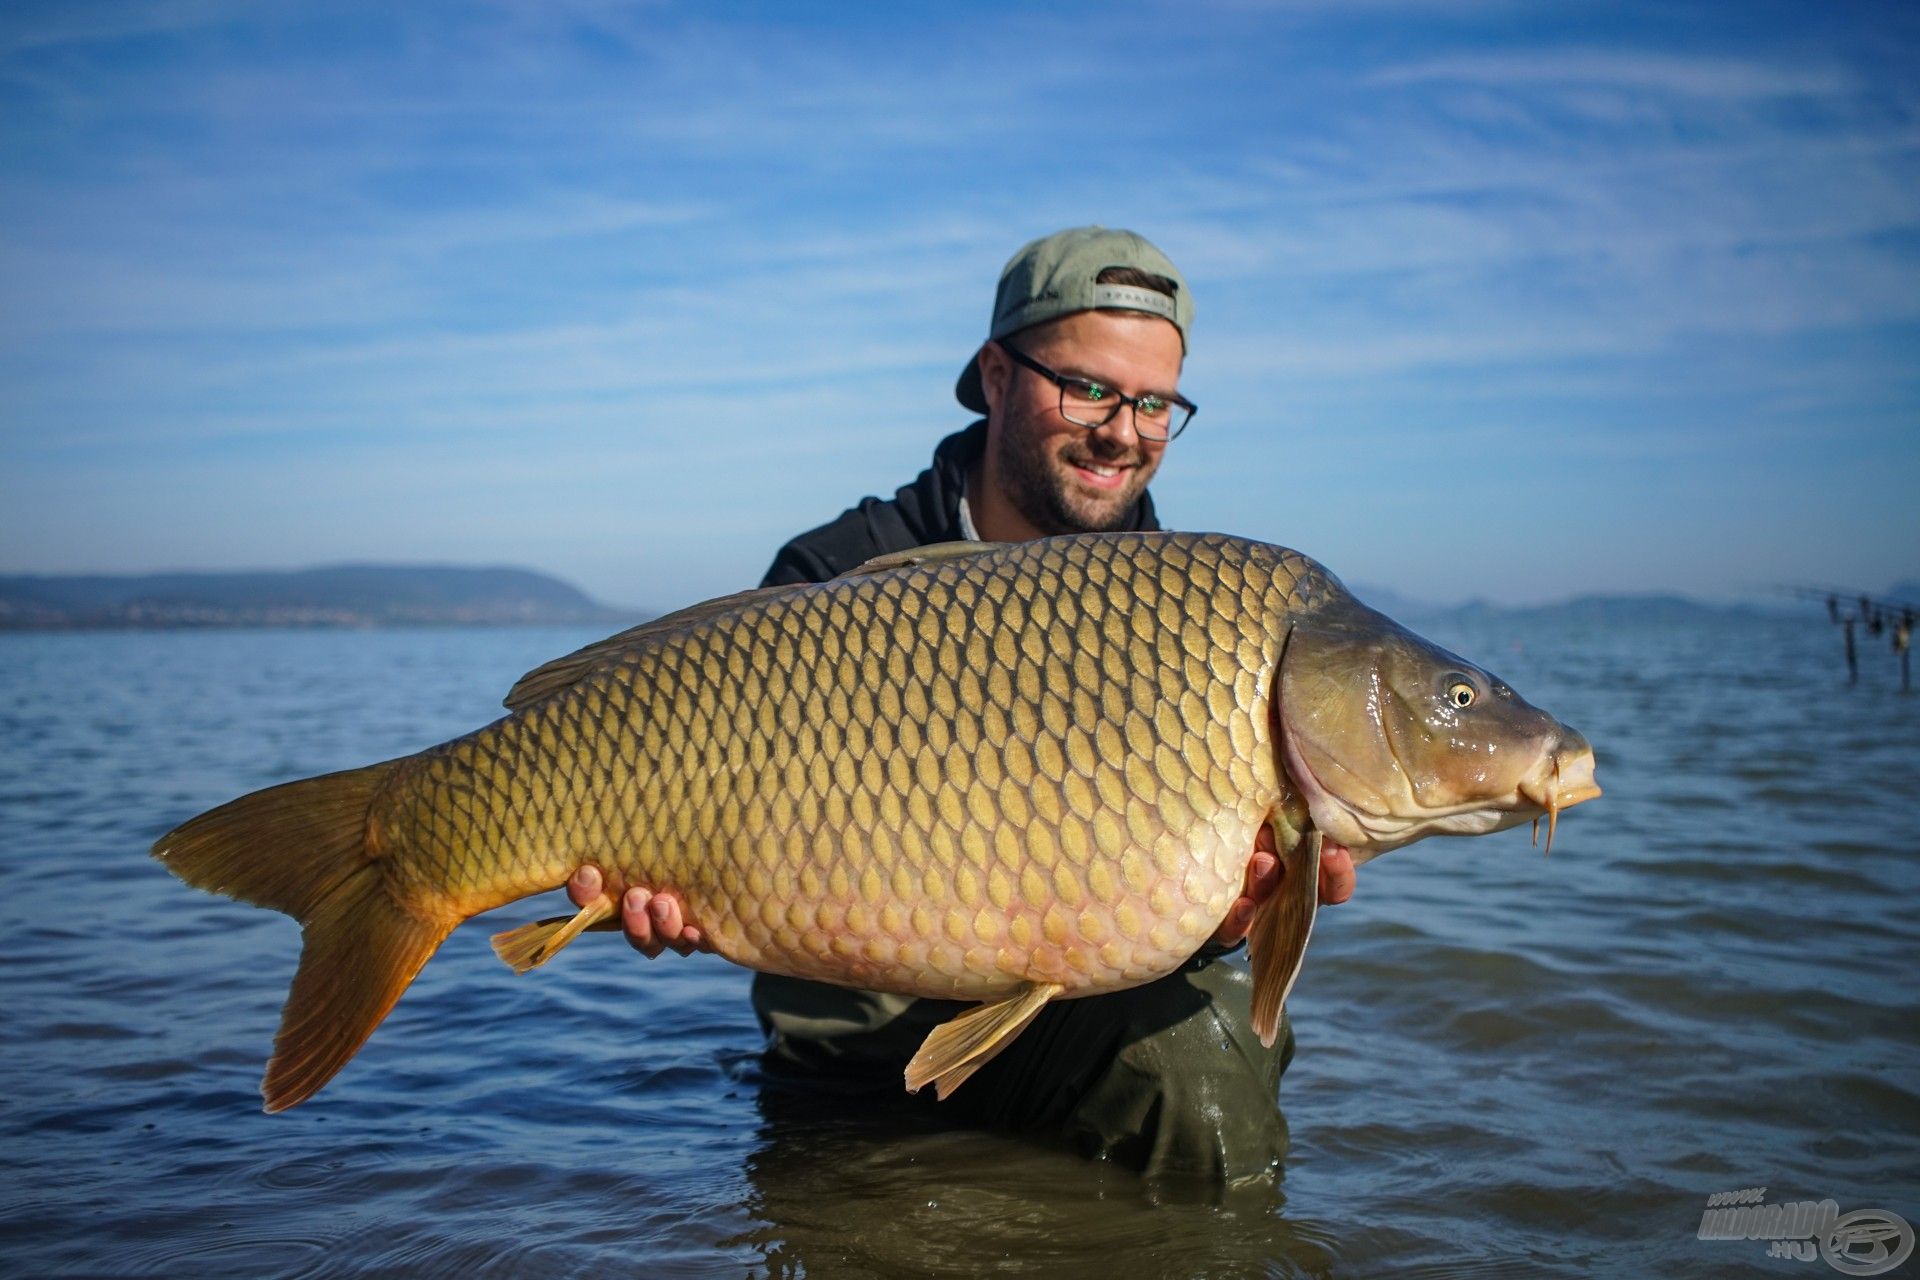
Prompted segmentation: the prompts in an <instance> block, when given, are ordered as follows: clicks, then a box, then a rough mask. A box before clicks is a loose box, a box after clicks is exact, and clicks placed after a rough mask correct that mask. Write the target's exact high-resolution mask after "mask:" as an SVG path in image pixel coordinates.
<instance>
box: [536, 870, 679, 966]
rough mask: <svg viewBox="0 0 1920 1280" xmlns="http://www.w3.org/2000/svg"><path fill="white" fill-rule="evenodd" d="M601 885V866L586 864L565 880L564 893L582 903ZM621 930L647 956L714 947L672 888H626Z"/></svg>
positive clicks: (621, 904)
mask: <svg viewBox="0 0 1920 1280" xmlns="http://www.w3.org/2000/svg"><path fill="white" fill-rule="evenodd" d="M601 887H602V881H601V879H600V868H598V867H595V866H585V867H582V868H580V869H579V870H578V871H576V872H574V873H573V879H571V880H569V881H567V896H568V897H569V898H571V899H573V905H574V906H576V907H584V906H586V905H587V904H588V903H589V902H592V901H593V900H594V899H595V898H597V897H599V896H600V890H601ZM620 930H621V932H623V933H625V934H626V935H627V944H628V945H629V946H631V947H632V948H633V949H634V950H635V951H638V952H639V953H640V954H641V955H644V956H645V957H647V959H649V960H651V959H653V958H654V957H655V956H657V955H659V954H660V953H661V952H662V951H677V952H679V953H680V954H681V955H683V956H685V955H692V954H693V953H694V952H695V951H712V950H713V944H712V943H710V942H708V941H707V939H706V935H705V934H703V933H701V932H700V930H699V927H698V926H696V925H692V924H689V923H687V921H686V918H685V914H684V912H683V911H682V909H681V906H680V897H679V895H678V894H675V893H671V892H669V893H654V892H653V891H652V890H651V889H642V888H639V887H635V888H632V889H629V890H627V892H626V895H625V896H624V897H622V898H621V899H620Z"/></svg>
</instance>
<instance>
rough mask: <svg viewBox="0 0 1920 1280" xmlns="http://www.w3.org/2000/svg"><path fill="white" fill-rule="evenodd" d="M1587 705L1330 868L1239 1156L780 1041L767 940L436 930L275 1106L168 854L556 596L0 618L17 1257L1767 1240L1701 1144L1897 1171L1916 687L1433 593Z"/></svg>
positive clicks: (1880, 1174) (1278, 1267) (435, 704)
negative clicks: (419, 605) (165, 863)
mask: <svg viewBox="0 0 1920 1280" xmlns="http://www.w3.org/2000/svg"><path fill="white" fill-rule="evenodd" d="M1429 633H1430V634H1431V635H1432V636H1433V637H1434V638H1435V639H1437V640H1440V641H1441V642H1442V643H1445V644H1447V645H1449V646H1450V647H1453V648H1456V649H1459V650H1460V651H1461V652H1463V653H1466V654H1468V655H1469V656H1473V657H1477V658H1480V659H1483V660H1485V661H1487V662H1488V664H1489V665H1491V666H1493V667H1494V668H1495V669H1496V670H1498V671H1499V672H1501V674H1503V675H1505V676H1507V677H1508V678H1509V679H1510V680H1512V682H1513V683H1514V684H1515V685H1516V686H1517V687H1518V688H1519V689H1520V690H1521V691H1522V692H1523V693H1525V694H1526V695H1528V696H1529V697H1530V698H1532V699H1533V700H1535V701H1537V702H1539V703H1540V704H1541V705H1543V706H1546V707H1548V708H1549V709H1551V710H1552V711H1554V712H1555V713H1556V714H1559V715H1560V716H1562V717H1563V718H1564V719H1566V720H1567V721H1568V722H1569V723H1572V724H1574V725H1576V726H1577V727H1579V728H1580V729H1582V730H1583V731H1584V732H1586V733H1587V735H1588V736H1589V737H1590V738H1592V740H1593V741H1594V743H1595V744H1596V746H1597V748H1598V750H1599V754H1600V759H1601V781H1602V784H1603V785H1604V786H1606V788H1607V797H1606V798H1605V799H1604V800H1602V801H1600V802H1599V803H1597V804H1594V805H1590V806H1585V807H1582V808H1581V809H1579V810H1578V811H1576V812H1574V813H1572V814H1570V815H1568V817H1567V819H1566V821H1565V822H1564V823H1563V825H1562V829H1561V843H1560V844H1558V845H1557V846H1556V848H1555V851H1554V854H1553V857H1552V858H1551V859H1550V860H1545V859H1542V858H1541V857H1540V856H1539V854H1538V853H1537V852H1536V851H1534V850H1531V849H1529V848H1528V845H1527V840H1526V835H1525V833H1524V831H1521V832H1508V833H1504V834H1502V835H1499V836H1494V837H1488V838H1484V839H1478V840H1474V841H1463V842H1449V841H1437V840H1436V841H1428V842H1426V843H1424V844H1421V845H1419V846H1416V847H1415V848H1413V849H1410V850H1407V851H1405V852H1402V853H1396V854H1394V855H1392V856H1391V857H1388V858H1384V859H1381V860H1379V861H1377V862H1374V863H1371V864H1369V865H1368V866H1367V867H1365V868H1363V869H1362V874H1361V883H1360V891H1359V894H1358V895H1357V897H1356V898H1355V900H1354V901H1353V902H1352V903H1350V904H1348V905H1346V906H1343V907H1340V908H1338V909H1336V910H1333V911H1329V912H1327V913H1326V914H1325V915H1324V916H1323V917H1322V920H1321V925H1320V928H1319V930H1318V932H1317V933H1316V935H1315V940H1314V945H1313V949H1312V950H1311V951H1310V952H1309V955H1308V961H1307V968H1306V971H1305V974H1304V976H1303V978H1302V980H1301V984H1300V987H1299V989H1298V991H1297V992H1296V994H1295V998H1294V1002H1293V1005H1292V1010H1293V1013H1294V1017H1295V1025H1296V1033H1297V1035H1298V1039H1299V1055H1298V1057H1297V1059H1296V1060H1295V1062H1294V1065H1293V1068H1292V1069H1291V1071H1290V1072H1289V1073H1288V1076H1287V1079H1286V1082H1285V1085H1284V1086H1283V1090H1282V1099H1283V1102H1284V1104H1285V1107H1286V1110H1287V1114H1288V1118H1289V1121H1290V1123H1291V1126H1292V1130H1293V1152H1292V1156H1291V1158H1290V1160H1289V1163H1288V1167H1287V1168H1286V1170H1285V1171H1284V1173H1283V1175H1282V1176H1281V1177H1280V1178H1279V1179H1278V1180H1277V1181H1272V1182H1261V1183H1258V1184H1256V1185H1252V1186H1246V1187H1240V1188H1235V1189H1232V1190H1231V1191H1229V1192H1228V1193H1226V1194H1225V1195H1224V1196H1220V1197H1212V1196H1205V1195H1196V1194H1194V1193H1193V1192H1191V1191H1190V1190H1187V1189H1183V1188H1180V1187H1177V1186H1176V1187H1167V1186H1147V1185H1143V1184H1142V1183H1141V1182H1140V1180H1139V1179H1137V1178H1135V1177H1133V1176H1131V1175H1129V1174H1127V1173H1125V1172H1124V1171H1122V1170H1119V1169H1115V1168H1112V1167H1109V1166H1105V1165H1101V1164H1096V1163H1089V1162H1087V1161H1083V1160H1081V1159H1079V1158H1077V1157H1075V1156H1073V1155H1071V1154H1069V1153H1066V1152H1060V1151H1055V1150H1050V1149H1048V1148H1046V1147H1044V1146H1038V1145H1033V1144H1029V1143H1024V1142H1020V1141H1015V1140H1012V1139H1009V1138H1005V1137H1000V1136H996V1135H992V1134H983V1133H971V1132H965V1131H955V1130H952V1129H950V1128H948V1127H946V1126H944V1125H942V1124H941V1123H940V1120H939V1113H938V1111H937V1110H936V1109H934V1108H930V1107H926V1106H922V1105H920V1104H918V1103H916V1102H913V1101H910V1100H908V1099H905V1098H904V1097H900V1096H895V1095H891V1094H887V1093H881V1094H877V1095H876V1094H873V1093H871V1092H868V1091H863V1090H853V1089H849V1090H845V1091H838V1092H836V1091H825V1092H823V1091H821V1090H820V1089H818V1088H800V1087H796V1086H794V1085H793V1084H792V1083H790V1082H785V1081H782V1080H779V1079H777V1078H769V1077H767V1076H765V1075H764V1074H763V1072H762V1068H761V1066H760V1063H759V1058H758V1054H757V1053H756V1046H757V1043H758V1035H757V1032H756V1029H755V1027H754V1024H753V1019H752V1016H751V1013H750V1012H749V1010H748V1008H747V1003H746V980H747V975H746V974H745V973H744V972H743V971H741V970H737V969H734V968H732V967H730V966H728V965H726V964H724V963H722V962H720V961H717V960H714V959H713V958H711V957H696V958H694V959H691V960H677V959H671V958H670V959H666V960H662V961H658V962H655V963H653V964H651V965H649V964H647V963H645V962H643V961H641V960H639V959H637V958H635V957H634V956H633V955H632V954H631V953H630V952H628V951H627V950H626V949H625V948H623V947H621V946H620V945H619V944H618V943H617V942H615V941H614V940H612V939H607V938H594V939H590V940H588V941H586V942H583V943H582V944H581V945H580V946H577V947H575V948H573V949H572V950H570V951H569V952H568V953H567V954H566V955H565V956H564V957H562V958H561V960H559V961H558V962H556V963H555V964H553V965H551V966H548V967H547V968H545V969H542V970H540V971H539V972H538V973H536V974H533V975H530V976H528V977H526V978H521V979H516V978H514V977H513V976H512V975H511V974H510V973H508V972H507V971H506V970H505V969H504V968H503V967H502V966H500V965H499V964H498V963H497V962H496V961H495V960H494V959H493V958H492V956H491V954H490V952H489V951H488V949H487V945H486V936H487V933H488V932H489V931H490V929H491V928H498V927H501V926H502V924H504V923H509V922H518V921H521V920H524V919H530V918H532V917H533V916H534V915H536V914H539V913H541V912H542V911H543V910H544V909H547V908H549V907H551V906H552V905H553V904H551V903H541V904H521V905H519V906H517V907H515V908H510V909H508V910H506V911H503V912H501V913H499V918H498V919H495V920H489V921H483V922H478V923H476V924H474V925H471V926H469V927H467V928H464V929H462V930H460V931H459V932H458V933H456V934H455V935H454V937H453V938H452V939H451V940H450V941H449V943H448V944H447V946H446V947H445V948H444V949H443V950H442V952H441V954H440V955H439V957H438V958H437V959H436V960H435V961H434V963H433V964H431V965H429V966H428V968H427V970H426V971H425V973H424V974H423V975H422V977H421V979H420V981H419V982H418V983H417V984H416V986H415V987H414V989H413V990H412V991H411V992H410V993H409V994H408V996H407V997H406V999H404V1000H403V1001H402V1002H401V1004H400V1006H399V1008H398V1009H397V1010H396V1011H395V1013H394V1015H393V1016H392V1017H391V1018H390V1019H389V1020H388V1022H387V1024H386V1025H385V1026H384V1027H383V1028H382V1029H381V1031H380V1032H379V1034H378V1035H376V1036H375V1037H374V1039H373V1041H372V1042H371V1043H370V1045H369V1046H368V1047H367V1049H366V1050H365V1051H364V1052H363V1053H362V1054H361V1055H360V1057H359V1058H357V1059H356V1060H355V1061H354V1062H353V1063H352V1064H350V1065H349V1066H348V1068H347V1070H346V1071H345V1072H344V1073H343V1074H342V1075H341V1077H340V1078H339V1079H338V1080H337V1081H335V1082H334V1084H333V1085H332V1086H331V1087H330V1088H329V1089H328V1090H327V1091H326V1092H325V1093H323V1094H322V1095H321V1096H320V1097H319V1098H317V1099H316V1100H315V1101H314V1102H312V1103H310V1104H308V1105H307V1106H305V1107H302V1108H299V1109H297V1110H295V1111H293V1112H290V1113H287V1114H286V1115H282V1116H277V1117H268V1116H264V1115H262V1114H261V1113H260V1112H259V1109H258V1107H259V1098H258V1093H257V1085H258V1080H259V1074H260V1070H261V1067H262V1065H263V1062H264V1059H265V1056H266V1053H267V1050H268V1047H269V1045H270V1043H271V1038H272V1032H273V1028H274V1026H275V1023H276V1021H277V1016H278V1010H279V1005H280V1001H281V999H282V998H283V996H284V994H285V989H286V984H287V982H288V980H289V979H290V977H291V975H292V971H293V965H294V960H295V956H296V952H297V945H298V931H297V929H296V928H295V926H294V925H293V924H292V923H291V922H290V921H287V920H286V919H284V918H282V917H280V916H278V915H275V914H273V913H270V912H263V911H251V910H248V909H246V908H244V907H241V906H237V905H235V904H232V903H229V902H226V901H224V900H221V899H216V898H212V897H209V896H207V895H203V894H197V893H194V892H192V891H191V890H188V889H186V888H185V887H184V886H181V885H179V884H178V883H176V882H174V881H173V880H172V879H171V878H170V877H168V876H167V875H166V873H165V872H164V871H163V870H161V869H160V868H159V867H158V866H157V865H156V864H154V863H152V862H151V861H150V860H149V859H148V858H147V857H146V853H145V850H146V847H147V845H148V844H149V843H150V842H151V841H152V840H153V839H154V838H155V837H156V836H158V835H159V834H160V833H161V832H162V831H164V830H165V829H166V828H168V827H169V826H171V825H172V824H174V823H175V822H177V821H179V820H180V819H182V818H184V817H186V816H189V815H191V814H193V813H195V812H198V811H199V810H201V809H203V808H206V807H207V806H209V805H211V804H213V803H216V802H218V801H221V800H224V799H227V798H229V797H231V796H232V795H235V794H238V793H239V792H242V791H245V790H249V789H251V788H254V787H258V786H263V785H266V784H268V783H272V782H277V781H281V780H284V779H286V778H291V777H297V776H303V775H306V774H310V773H317V772H321V771H324V770H328V769H334V768H342V767H347V766H351V765H356V764H362V763H366V762H368V761H371V760H374V759H380V758H386V757H389V756H393V755H397V754H401V753H404V752H408V751H413V750H416V749H418V748H420V747H423V746H426V745H428V744H430V743H432V742H435V741H438V740H440V739H442V738H445V737H447V736H450V735H452V734H454V733H457V732H461V731H463V730H465V729H468V728H471V727H473V726H474V725H476V724H478V723H480V722H481V721H483V720H485V719H487V718H489V717H490V716H492V715H493V714H494V710H495V708H496V705H497V703H496V699H497V695H498V694H499V693H500V692H502V691H504V690H505V688H506V687H507V685H508V684H509V683H510V681H511V680H512V679H513V677H515V676H517V675H518V674H519V673H520V672H521V671H522V670H524V669H525V668H527V667H530V666H532V665H534V664H535V663H536V662H538V661H539V660H541V659H543V658H545V657H549V656H551V655H553V654H555V653H559V652H562V651H564V650H566V649H568V648H571V647H573V646H575V645H576V644H578V643H580V642H581V641H582V640H584V639H586V638H587V637H585V636H582V635H580V634H578V633H570V632H538V631H419V632H387V633H370V634H369V633H350V634H340V633H301V632H255V633H206V634H130V635H52V636H0V966H4V973H5V979H4V981H5V995H6V1010H7V1012H6V1017H5V1018H4V1019H0V1050H4V1052H0V1143H4V1149H5V1151H6V1152H7V1162H6V1165H5V1166H3V1167H5V1168H6V1170H7V1172H6V1173H5V1175H4V1178H3V1179H0V1263H3V1264H5V1265H6V1269H7V1271H9V1272H10V1273H20V1274H37V1273H45V1272H60V1271H70V1272H81V1273H89V1274H100V1273H108V1274H115V1275H180V1274H195V1275H263V1274H276V1275H303V1274H315V1275H317V1274H326V1275H342V1274H347V1275H351V1274H367V1275H391V1274H397V1273H404V1274H453V1273H470V1272H471V1273H478V1274H494V1275H512V1276H543V1275H579V1274H602V1273H607V1272H623V1271H624V1272H643V1273H647V1274H661V1275H709V1274H712V1275H739V1274H742V1273H756V1272H759V1273H771V1274H778V1275H803V1274H806V1275H832V1276H860V1275H874V1276H889V1275H898V1274H902V1273H917V1274H939V1275H956V1276H957V1275H963V1274H964V1275H969V1276H971V1275H977V1274H980V1273H983V1272H990V1273H994V1274H1000V1273H1007V1274H1029V1275H1075V1274H1106V1275H1112V1274H1117V1273H1124V1274H1127V1275H1129V1276H1131V1275H1136V1274H1137V1275H1166V1276H1186V1275H1209V1276H1220V1275H1229V1276H1231V1275H1340V1276H1372V1275H1378V1274H1382V1273H1385V1272H1391V1273H1392V1274H1395V1275H1414V1276H1443V1275H1462V1276H1464V1275H1490V1274H1491V1275H1500V1274H1510V1275H1516V1276H1518V1275H1527V1276H1537V1275H1564V1276H1584V1275H1592V1274H1609V1275H1635V1276H1638V1275H1654V1274H1659V1275H1678V1274H1685V1275H1744V1274H1751V1273H1753V1272H1755V1271H1756V1270H1758V1269H1759V1268H1761V1267H1762V1266H1767V1265H1785V1264H1778V1263H1770V1262H1766V1261H1763V1258H1764V1252H1765V1246H1764V1245H1761V1244H1758V1243H1753V1242H1728V1241H1700V1240H1697V1239H1695V1238H1694V1232H1695V1228H1696V1227H1697V1225H1698V1222H1699V1216H1700V1212H1701V1210H1702V1208H1703V1207H1704V1203H1705V1199H1706V1197H1707V1195H1709V1194H1710V1193H1712V1192H1715V1191H1723V1190H1732V1189H1736V1188H1740V1187H1748V1186H1756V1187H1758V1186H1765V1187H1768V1188H1770V1189H1771V1192H1770V1194H1771V1196H1774V1197H1778V1198H1780V1199H1800V1198H1815V1199H1817V1198H1823V1197H1832V1198H1834V1199H1835V1200H1837V1201H1838V1202H1839V1203H1840V1205H1841V1207H1842V1209H1843V1210H1849V1209H1854V1208H1886V1209H1891V1210H1893V1211H1894V1212H1896V1213H1900V1214H1902V1215H1903V1216H1905V1217H1907V1218H1908V1219H1909V1221H1915V1220H1920V1203H1916V1192H1920V1156H1916V1154H1915V1153H1916V1152H1920V1142H1917V1141H1916V1138H1920V1079H1916V1074H1915V1066H1914V1064H1915V1062H1916V1061H1920V1056H1917V1055H1916V1053H1915V1049H1916V1047H1920V1045H1917V1044H1916V1041H1920V1017H1917V1016H1916V1013H1917V1012H1920V1010H1916V1004H1917V1003H1920V1001H1917V1000H1916V997H1915V994H1914V990H1913V986H1912V974H1913V973H1914V971H1915V965H1916V961H1920V946H1917V945H1916V941H1917V940H1920V923H1917V922H1916V917H1915V913H1914V911H1913V905H1914V901H1915V898H1914V893H1915V889H1916V882H1917V881H1920V873H1917V872H1916V870H1915V862H1914V858H1913V854H1912V848H1913V832H1914V830H1915V827H1916V821H1917V820H1920V800H1917V799H1916V791H1917V790H1920V787H1917V784H1916V778H1917V777H1920V699H1901V698H1899V697H1897V696H1892V695H1891V686H1890V685H1888V686H1886V687H1879V688H1876V687H1874V686H1873V685H1872V684H1871V683H1864V684H1863V685H1862V687H1860V688H1859V689H1854V690H1849V689H1847V688H1845V687H1844V685H1843V684H1842V683H1841V679H1842V677H1841V672H1840V671H1839V663H1838V661H1837V659H1836V658H1835V655H1834V653H1833V652H1831V650H1832V649H1833V647H1834V646H1833V644H1832V643H1831V641H1832V637H1831V635H1829V634H1828V633H1827V630H1826V628H1824V626H1822V625H1819V624H1818V623H1817V621H1816V620H1814V619H1811V618H1809V619H1808V620H1807V621H1805V622H1756V623H1750V624H1738V625H1736V624H1731V623H1729V624H1713V625H1705V626H1691V627H1680V626H1667V627H1659V628H1653V629H1648V630H1642V631H1614V632H1604V631H1598V630H1592V629H1578V630H1576V629H1570V628H1567V627H1558V628H1556V627H1554V626H1550V625H1548V624H1543V623H1531V624H1528V625H1527V626H1526V627H1525V628H1519V627H1517V626H1514V625H1511V624H1502V625H1501V626H1495V625H1493V624H1489V623H1480V624H1476V625H1474V626H1468V625H1466V624H1456V625H1454V626H1452V627H1435V628H1430V629H1429Z"/></svg>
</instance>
